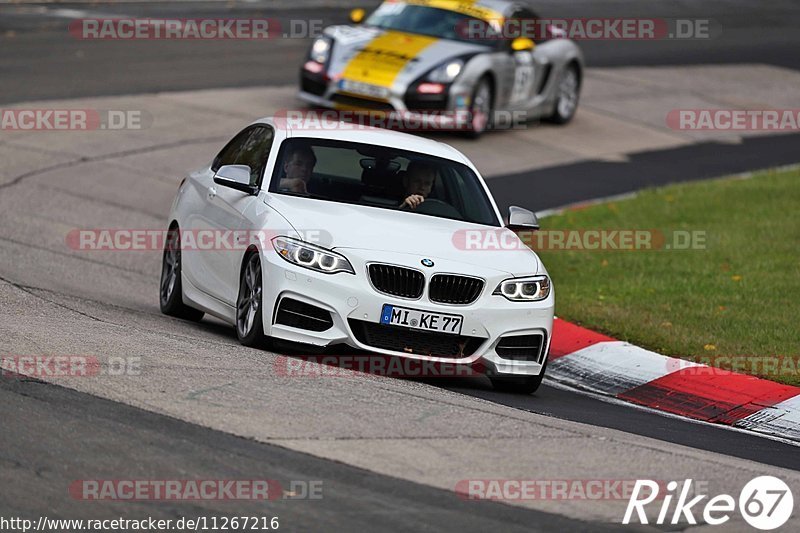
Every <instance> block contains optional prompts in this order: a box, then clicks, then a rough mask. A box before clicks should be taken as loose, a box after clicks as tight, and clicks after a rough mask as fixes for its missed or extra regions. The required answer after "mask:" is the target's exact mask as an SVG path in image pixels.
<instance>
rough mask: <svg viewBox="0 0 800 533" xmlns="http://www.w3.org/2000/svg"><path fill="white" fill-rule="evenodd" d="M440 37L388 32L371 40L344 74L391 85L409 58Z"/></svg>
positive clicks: (372, 83)
mask: <svg viewBox="0 0 800 533" xmlns="http://www.w3.org/2000/svg"><path fill="white" fill-rule="evenodd" d="M438 40H439V39H437V38H436V37H426V36H424V35H413V34H411V33H403V32H399V31H387V32H386V33H384V34H383V35H380V36H378V37H376V38H375V39H373V40H372V41H370V43H369V44H368V45H367V46H365V47H364V49H363V50H361V51H360V52H359V53H357V54H356V55H355V57H353V59H351V60H350V62H349V63H348V64H347V66H346V67H345V68H344V71H343V72H342V77H343V78H345V79H348V80H351V81H356V82H361V83H368V84H370V85H377V86H380V87H386V88H390V87H391V86H392V83H394V79H395V78H396V77H397V75H398V74H400V71H401V70H403V67H405V66H406V65H407V64H408V62H409V61H411V60H412V59H414V58H415V57H416V56H417V55H418V54H419V53H420V52H422V51H423V50H424V49H425V48H427V47H429V46H430V45H432V44H433V43H435V42H437V41H438Z"/></svg>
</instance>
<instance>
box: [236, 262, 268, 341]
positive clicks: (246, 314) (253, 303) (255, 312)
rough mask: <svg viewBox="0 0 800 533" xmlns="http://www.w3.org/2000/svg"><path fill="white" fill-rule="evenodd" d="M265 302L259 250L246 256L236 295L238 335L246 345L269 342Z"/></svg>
mask: <svg viewBox="0 0 800 533" xmlns="http://www.w3.org/2000/svg"><path fill="white" fill-rule="evenodd" d="M263 304H264V300H263V286H262V280H261V258H260V256H259V255H258V252H253V253H250V254H249V255H247V256H246V257H245V260H244V268H242V275H241V279H240V280H239V295H238V296H237V297H236V336H237V337H239V342H240V343H242V344H243V345H245V346H250V347H264V346H265V345H266V344H267V342H266V340H267V339H266V337H265V336H264V322H263V321H262V318H261V317H262V315H261V309H262V307H263Z"/></svg>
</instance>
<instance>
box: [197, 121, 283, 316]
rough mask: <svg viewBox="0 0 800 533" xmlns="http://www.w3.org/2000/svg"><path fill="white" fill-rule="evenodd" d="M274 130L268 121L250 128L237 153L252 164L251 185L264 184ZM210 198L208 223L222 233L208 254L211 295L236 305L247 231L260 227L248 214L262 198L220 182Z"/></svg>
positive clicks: (243, 161)
mask: <svg viewBox="0 0 800 533" xmlns="http://www.w3.org/2000/svg"><path fill="white" fill-rule="evenodd" d="M274 133H275V132H274V130H273V129H272V127H271V126H268V125H265V124H260V125H257V126H254V127H252V128H250V133H249V135H248V136H247V138H246V139H245V140H244V141H243V143H242V144H241V147H240V149H239V151H238V152H237V154H236V158H235V162H234V163H233V164H235V165H247V166H248V167H250V184H251V185H259V186H260V185H261V180H262V175H263V173H264V167H265V166H266V162H267V158H268V156H269V152H270V149H271V147H272V142H273V139H274V137H275V135H274ZM217 168H219V167H217ZM207 197H208V204H209V210H208V214H209V217H208V219H209V223H210V225H211V227H212V228H213V230H214V233H215V235H219V236H220V238H219V239H218V243H219V246H215V247H214V249H213V250H210V251H209V252H208V253H207V254H206V255H207V257H206V260H207V262H208V266H209V270H210V271H211V279H212V280H213V285H211V286H210V287H209V294H210V295H211V296H214V297H215V298H217V299H219V300H221V301H222V302H224V303H226V304H228V305H236V298H237V295H238V292H239V270H240V268H239V267H240V266H241V258H242V255H243V253H244V251H245V248H246V246H247V244H248V243H249V237H248V232H249V231H251V230H255V229H260V228H253V227H251V224H250V223H249V222H248V217H247V214H248V210H252V209H253V208H254V204H255V203H256V202H258V201H259V199H258V196H254V195H251V194H248V193H246V192H242V191H239V190H236V189H232V188H230V187H225V186H224V185H219V184H217V183H212V185H211V187H210V190H209V194H208V195H207Z"/></svg>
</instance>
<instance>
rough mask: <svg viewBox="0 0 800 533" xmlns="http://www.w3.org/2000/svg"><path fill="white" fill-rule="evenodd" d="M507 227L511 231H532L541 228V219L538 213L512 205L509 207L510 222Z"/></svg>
mask: <svg viewBox="0 0 800 533" xmlns="http://www.w3.org/2000/svg"><path fill="white" fill-rule="evenodd" d="M506 227H507V228H508V229H510V230H511V231H524V230H528V231H532V230H537V229H539V219H538V218H536V213H534V212H533V211H528V210H527V209H523V208H521V207H517V206H515V205H512V206H511V207H509V208H508V224H506Z"/></svg>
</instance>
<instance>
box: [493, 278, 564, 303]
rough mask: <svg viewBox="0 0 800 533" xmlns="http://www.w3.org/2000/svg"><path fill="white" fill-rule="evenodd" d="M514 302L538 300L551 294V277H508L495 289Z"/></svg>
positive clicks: (497, 292) (496, 292) (495, 291)
mask: <svg viewBox="0 0 800 533" xmlns="http://www.w3.org/2000/svg"><path fill="white" fill-rule="evenodd" d="M492 294H498V295H501V296H505V297H506V299H508V300H511V301H512V302H536V301H538V300H544V299H545V298H547V297H548V296H549V295H550V278H548V277H547V276H533V277H530V278H516V279H507V280H505V281H504V282H502V283H501V284H500V285H498V286H497V288H496V289H495V290H494V293H492Z"/></svg>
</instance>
